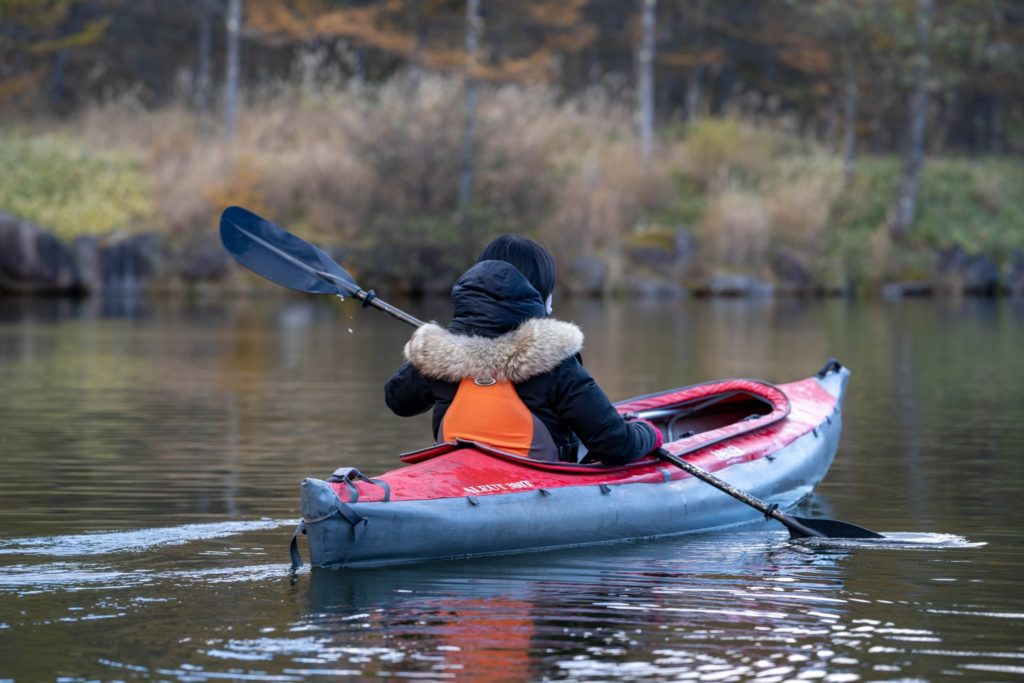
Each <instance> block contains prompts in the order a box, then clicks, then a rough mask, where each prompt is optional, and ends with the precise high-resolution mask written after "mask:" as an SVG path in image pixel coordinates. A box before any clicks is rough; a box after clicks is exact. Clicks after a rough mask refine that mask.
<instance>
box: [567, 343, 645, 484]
mask: <svg viewBox="0 0 1024 683" xmlns="http://www.w3.org/2000/svg"><path fill="white" fill-rule="evenodd" d="M556 372H557V373H558V385H557V386H558V389H557V392H558V396H557V403H556V405H557V406H558V416H559V418H560V419H561V420H562V421H563V422H565V423H566V424H568V425H569V427H570V428H571V429H572V431H573V432H575V433H576V436H578V437H579V439H580V441H581V442H583V445H584V446H586V447H587V457H588V458H596V459H598V460H600V461H601V462H602V463H604V464H605V465H610V466H615V465H624V464H626V463H629V462H633V461H634V460H638V459H640V458H642V457H643V456H645V455H647V454H648V453H650V452H651V451H652V450H654V449H655V448H656V447H657V446H658V445H660V444H659V443H658V441H659V439H658V437H657V436H656V435H655V434H654V428H653V427H652V426H651V425H648V424H646V423H643V422H626V420H625V419H623V417H622V415H620V414H619V411H617V410H616V409H615V406H613V405H612V402H611V401H610V400H608V397H607V396H606V395H605V393H604V391H602V390H601V387H599V386H598V385H597V382H595V381H594V378H593V377H591V376H590V373H589V372H587V371H586V369H584V367H583V364H582V363H580V362H579V359H578V357H576V358H569V359H567V360H565V361H564V362H563V363H562V364H561V365H560V366H559V367H558V369H557V370H556Z"/></svg>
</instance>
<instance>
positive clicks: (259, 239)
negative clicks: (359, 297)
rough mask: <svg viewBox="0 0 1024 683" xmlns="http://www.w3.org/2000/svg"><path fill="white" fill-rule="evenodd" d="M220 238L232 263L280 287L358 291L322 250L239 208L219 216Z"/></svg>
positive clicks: (314, 291) (323, 291) (325, 291)
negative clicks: (234, 261) (236, 262)
mask: <svg viewBox="0 0 1024 683" xmlns="http://www.w3.org/2000/svg"><path fill="white" fill-rule="evenodd" d="M220 238H221V241H222V242H223V243H224V248H225V249H227V250H228V251H229V252H230V253H231V255H232V256H234V257H235V260H237V261H238V262H239V263H241V264H242V265H243V266H245V267H246V268H248V269H249V270H251V271H253V272H254V273H256V274H257V275H262V276H263V277H265V278H266V279H268V280H270V281H271V282H276V283H277V284H279V285H283V286H285V287H288V288H290V289H296V290H298V291H300V292H309V293H310V294H343V295H345V296H350V295H353V294H355V292H357V291H359V289H360V288H359V285H357V284H356V282H355V280H353V279H352V276H351V275H349V274H348V273H347V272H346V271H345V269H344V268H342V267H341V266H339V265H338V264H337V263H335V262H334V260H333V259H332V258H331V257H330V256H328V255H327V254H326V253H324V252H323V251H322V250H320V249H319V248H317V247H315V246H313V245H312V244H310V243H309V242H306V241H305V240H303V239H300V238H298V237H296V236H295V235H293V234H291V233H290V232H288V231H287V230H285V229H284V228H282V227H280V226H277V225H274V224H273V223H271V222H270V221H268V220H266V219H265V218H262V217H260V216H258V215H256V214H254V213H253V212H251V211H248V210H246V209H243V208H241V207H239V206H229V207H228V208H226V209H224V212H223V213H222V214H221V217H220Z"/></svg>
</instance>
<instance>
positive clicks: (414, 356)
mask: <svg viewBox="0 0 1024 683" xmlns="http://www.w3.org/2000/svg"><path fill="white" fill-rule="evenodd" d="M452 305H453V311H454V317H453V320H452V322H451V323H450V324H449V326H448V328H447V330H444V329H442V328H440V327H438V326H437V325H433V324H430V325H424V326H423V327H421V328H420V329H419V330H417V331H416V333H415V334H414V335H413V337H412V339H410V341H409V343H408V344H406V347H405V355H406V362H405V363H403V364H402V366H401V367H399V368H398V371H397V372H395V374H394V376H392V377H391V379H390V380H388V383H387V384H386V385H385V387H384V397H385V400H386V402H387V404H388V407H389V408H391V410H392V411H394V412H395V413H396V414H398V415H402V416H409V415H417V414H419V413H422V412H424V411H426V410H428V409H429V408H431V407H433V408H434V415H433V418H434V419H433V425H434V438H435V439H436V438H437V435H438V432H439V429H440V424H441V418H443V417H444V414H445V411H447V410H448V406H449V405H451V402H452V400H453V399H454V397H455V391H456V389H457V388H458V382H459V380H461V379H462V378H463V377H483V376H489V377H494V378H497V379H510V380H511V381H512V382H513V384H514V386H515V388H516V392H517V393H518V394H519V397H520V398H521V399H522V401H523V403H525V404H526V406H527V408H529V409H530V411H531V412H533V414H534V415H536V416H537V417H538V418H539V419H540V420H541V422H543V423H544V425H545V426H547V428H548V430H549V431H550V432H551V436H552V437H553V438H554V440H555V443H556V444H557V445H558V446H559V450H560V452H561V453H562V459H563V460H566V461H570V462H575V461H576V458H575V449H576V444H577V437H578V438H579V441H582V443H583V444H584V445H585V446H586V447H587V450H588V458H592V459H597V460H600V461H601V462H603V463H604V464H606V465H620V464H624V463H627V462H631V461H633V460H636V459H638V458H640V457H642V456H644V455H646V454H647V453H649V452H650V451H651V450H652V448H653V447H654V443H655V436H654V434H653V432H652V430H651V428H650V427H648V426H647V425H645V424H643V423H637V422H626V421H625V420H623V418H622V417H621V416H620V415H619V413H618V412H617V411H616V410H615V407H614V406H612V404H611V402H610V401H609V400H608V397H607V396H605V394H604V392H603V391H601V388H600V387H599V386H597V383H596V382H595V381H594V379H593V378H592V377H591V376H590V374H589V373H588V372H587V371H586V370H585V369H584V368H583V364H582V361H581V359H580V356H579V350H580V348H581V347H582V344H583V334H582V332H580V330H579V328H577V327H576V326H575V325H572V324H571V323H566V322H561V321H558V320H553V319H551V318H547V317H546V314H547V311H546V309H545V306H544V302H543V301H542V300H541V297H540V294H539V293H538V292H537V290H536V289H534V288H533V287H532V286H531V285H530V283H529V282H528V281H527V280H526V278H525V277H523V276H522V274H520V273H519V271H518V270H516V269H515V268H514V267H513V266H511V265H509V264H507V263H504V262H502V261H482V262H480V263H478V264H476V265H475V266H473V267H472V268H470V269H469V270H468V271H466V273H465V274H464V275H463V276H462V277H461V278H459V280H458V282H456V283H455V286H454V287H453V288H452Z"/></svg>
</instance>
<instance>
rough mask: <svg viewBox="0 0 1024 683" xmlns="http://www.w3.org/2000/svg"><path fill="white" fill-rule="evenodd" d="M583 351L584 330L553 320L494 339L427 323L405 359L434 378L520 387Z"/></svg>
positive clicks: (526, 324)
mask: <svg viewBox="0 0 1024 683" xmlns="http://www.w3.org/2000/svg"><path fill="white" fill-rule="evenodd" d="M582 348H583V332H581V331H580V328H578V327H576V326H575V325H573V324H572V323H567V322H562V321H561V320H554V319H552V318H532V319H530V320H527V321H526V322H524V323H523V324H522V325H520V326H519V327H518V328H516V329H514V330H512V331H511V332H507V333H505V334H503V335H501V336H500V337H495V338H494V339H488V338H487V337H474V336H468V335H463V334H454V333H452V332H449V331H448V330H446V329H444V328H443V327H441V326H440V325H436V324H434V323H428V324H426V325H424V326H422V327H421V328H419V329H418V330H416V332H415V333H414V334H413V335H412V339H410V340H409V342H408V343H407V344H406V345H405V358H406V360H408V361H409V362H410V363H412V364H413V366H415V368H416V369H417V370H419V371H420V372H421V373H423V375H424V376H426V377H430V378H431V379H440V380H445V381H448V382H458V381H460V380H462V378H464V377H489V378H493V379H496V380H504V379H507V380H511V381H512V382H522V381H523V380H526V379H529V378H531V377H535V376H537V375H542V374H544V373H545V372H549V371H551V370H554V369H555V368H556V367H558V365H559V364H560V363H561V362H562V361H564V360H565V359H566V358H569V357H570V356H574V355H576V354H577V353H579V351H580V349H582Z"/></svg>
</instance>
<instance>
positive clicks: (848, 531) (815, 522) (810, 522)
mask: <svg viewBox="0 0 1024 683" xmlns="http://www.w3.org/2000/svg"><path fill="white" fill-rule="evenodd" d="M789 517H790V519H795V520H796V521H797V522H799V523H800V524H802V525H803V526H805V527H807V528H808V529H811V530H813V531H817V532H818V533H820V534H822V536H824V537H825V538H885V536H883V535H882V534H880V533H877V532H875V531H872V530H871V529H865V528H864V527H862V526H857V525H856V524H850V523H849V522H841V521H839V520H838V519H811V518H810V517H797V516H796V515H790V516H789ZM790 533H791V534H792V533H793V531H792V529H791V530H790ZM801 537H804V536H803V535H801Z"/></svg>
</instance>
